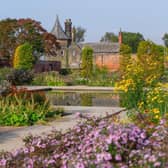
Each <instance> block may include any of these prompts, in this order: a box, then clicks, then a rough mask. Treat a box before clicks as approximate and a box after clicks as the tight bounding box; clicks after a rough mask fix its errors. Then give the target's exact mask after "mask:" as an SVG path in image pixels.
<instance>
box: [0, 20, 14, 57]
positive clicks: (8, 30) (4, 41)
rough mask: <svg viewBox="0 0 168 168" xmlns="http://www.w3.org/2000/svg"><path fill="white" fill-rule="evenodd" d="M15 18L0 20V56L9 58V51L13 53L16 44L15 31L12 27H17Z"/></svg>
mask: <svg viewBox="0 0 168 168" xmlns="http://www.w3.org/2000/svg"><path fill="white" fill-rule="evenodd" d="M16 25H17V20H16V19H9V18H8V19H5V20H1V21H0V44H1V45H2V46H3V47H0V57H4V58H7V59H10V57H11V53H12V54H13V53H14V50H15V48H16V47H17V44H16V43H15V41H16V40H17V37H16V36H15V31H13V29H16V28H17V26H16Z"/></svg>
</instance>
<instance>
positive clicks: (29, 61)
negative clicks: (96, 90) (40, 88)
mask: <svg viewBox="0 0 168 168" xmlns="http://www.w3.org/2000/svg"><path fill="white" fill-rule="evenodd" d="M34 60H35V58H34V57H33V48H32V46H31V45H30V44H29V43H25V44H22V45H20V46H18V47H17V48H16V51H15V54H14V58H13V67H14V68H15V69H24V70H31V69H32V67H33V62H34Z"/></svg>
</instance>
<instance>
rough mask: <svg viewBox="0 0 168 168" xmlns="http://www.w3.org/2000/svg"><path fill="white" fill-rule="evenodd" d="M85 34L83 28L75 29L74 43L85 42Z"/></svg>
mask: <svg viewBox="0 0 168 168" xmlns="http://www.w3.org/2000/svg"><path fill="white" fill-rule="evenodd" d="M85 33H86V29H85V28H82V27H81V26H79V27H77V28H76V31H75V34H76V35H75V36H76V37H75V39H76V40H75V41H76V43H79V42H83V41H85Z"/></svg>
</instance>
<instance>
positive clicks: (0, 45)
mask: <svg viewBox="0 0 168 168" xmlns="http://www.w3.org/2000/svg"><path fill="white" fill-rule="evenodd" d="M25 42H28V43H29V44H31V46H32V49H33V55H34V56H35V57H36V58H38V57H40V56H41V55H43V54H44V52H46V53H49V54H54V53H55V51H56V49H57V48H58V43H57V42H56V37H55V36H54V35H52V34H50V33H48V32H47V31H46V30H45V29H44V28H43V27H42V26H41V23H40V22H37V21H35V20H33V19H9V18H8V19H5V20H1V21H0V57H4V58H7V59H11V58H12V56H13V55H14V51H15V49H16V47H17V46H19V45H21V44H24V43H25Z"/></svg>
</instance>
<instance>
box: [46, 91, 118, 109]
mask: <svg viewBox="0 0 168 168" xmlns="http://www.w3.org/2000/svg"><path fill="white" fill-rule="evenodd" d="M47 95H48V97H49V99H50V101H51V103H52V104H53V105H62V106H104V107H119V106H120V102H119V94H117V93H113V92H86V91H85V92H84V91H82V92H81V91H80V92H79V91H73V92H69V91H58V92H55V91H51V92H48V94H47Z"/></svg>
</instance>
